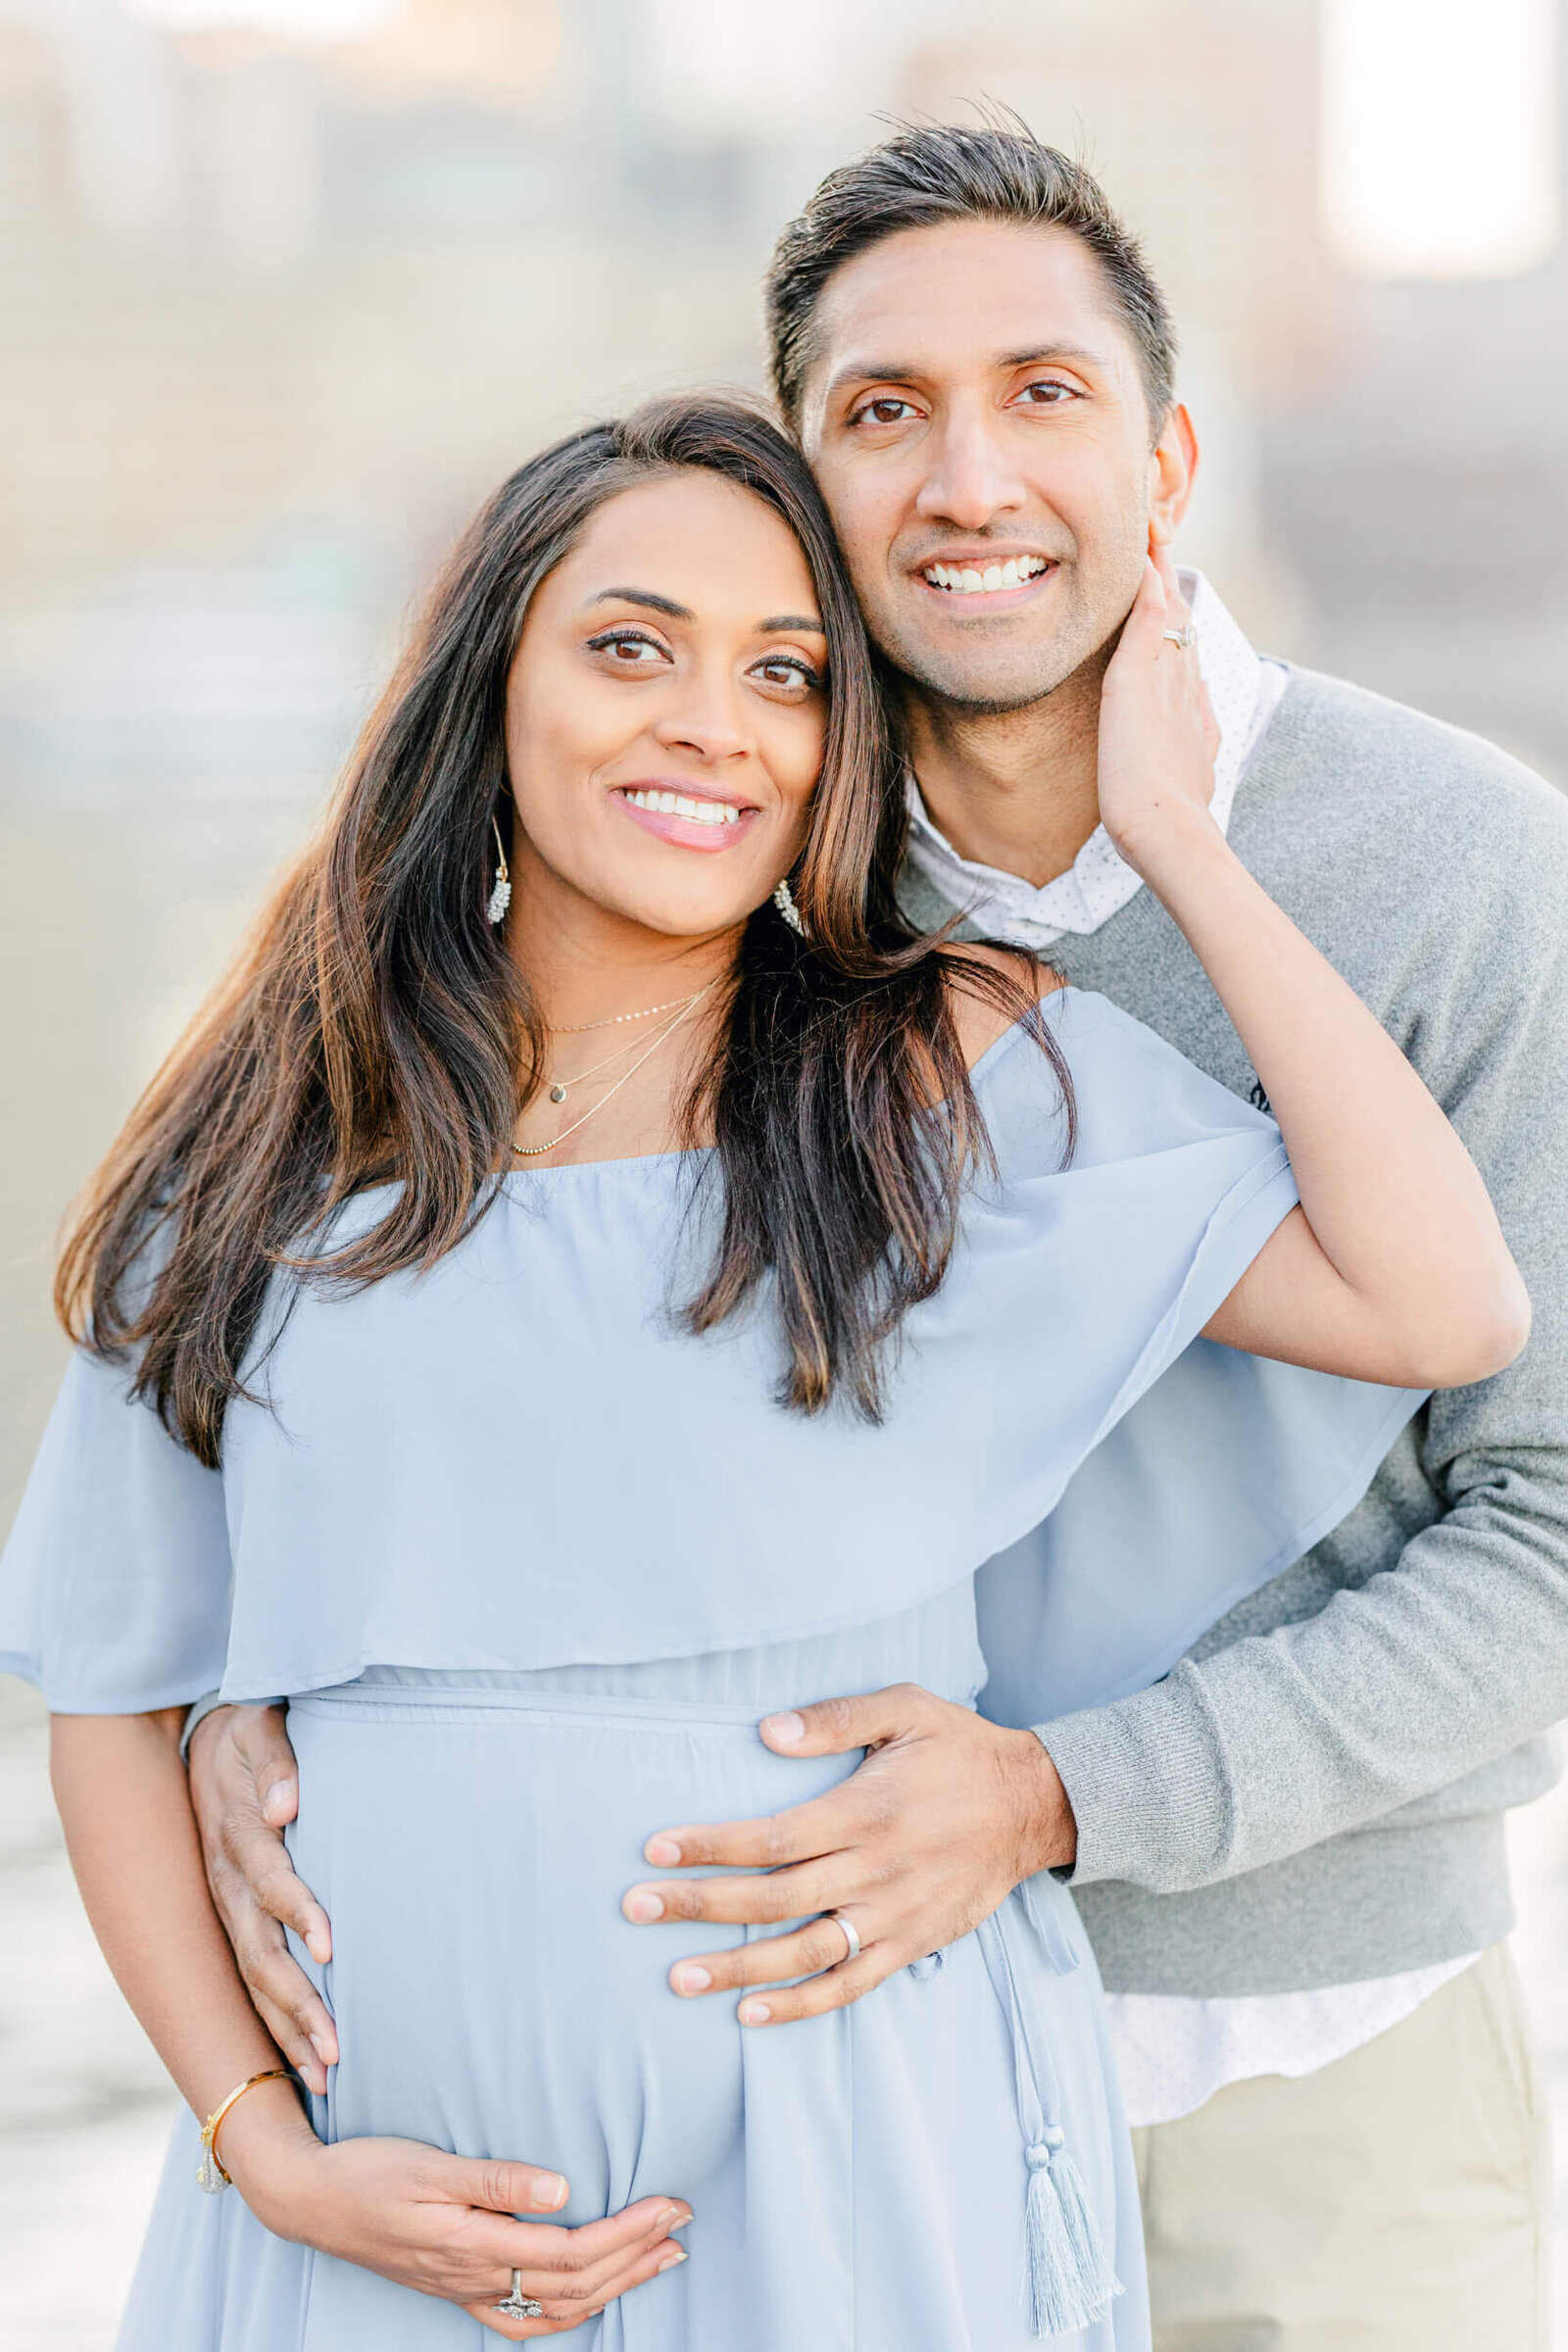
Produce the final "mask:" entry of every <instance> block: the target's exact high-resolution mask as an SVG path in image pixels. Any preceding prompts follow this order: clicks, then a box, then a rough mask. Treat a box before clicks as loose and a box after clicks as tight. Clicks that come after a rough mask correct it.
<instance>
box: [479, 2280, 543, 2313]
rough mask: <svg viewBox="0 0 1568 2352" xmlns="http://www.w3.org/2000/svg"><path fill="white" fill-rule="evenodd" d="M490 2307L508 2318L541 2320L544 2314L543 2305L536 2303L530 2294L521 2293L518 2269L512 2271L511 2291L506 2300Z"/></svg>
mask: <svg viewBox="0 0 1568 2352" xmlns="http://www.w3.org/2000/svg"><path fill="white" fill-rule="evenodd" d="M492 2308H493V2309H494V2310H496V2311H499V2312H500V2313H502V2315H503V2316H504V2317H505V2318H507V2319H509V2320H542V2319H543V2318H544V2316H545V2307H544V2305H543V2304H542V2303H536V2302H535V2301H534V2299H533V2297H532V2295H525V2294H524V2293H523V2291H522V2273H521V2272H520V2271H514V2272H513V2274H512V2292H511V2294H510V2295H509V2296H508V2297H507V2299H506V2301H505V2302H504V2303H497V2304H495V2305H494V2306H493V2307H492Z"/></svg>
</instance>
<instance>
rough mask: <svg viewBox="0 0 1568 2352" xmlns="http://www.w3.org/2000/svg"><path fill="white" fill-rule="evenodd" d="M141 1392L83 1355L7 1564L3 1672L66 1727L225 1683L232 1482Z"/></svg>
mask: <svg viewBox="0 0 1568 2352" xmlns="http://www.w3.org/2000/svg"><path fill="white" fill-rule="evenodd" d="M128 1390H129V1376H128V1373H127V1370H126V1368H125V1366H123V1365H122V1364H110V1363H105V1362H103V1361H101V1360H100V1359H99V1358H98V1357H96V1356H92V1355H89V1354H87V1353H86V1352H85V1351H83V1350H78V1352H77V1353H76V1355H75V1356H74V1357H73V1361H72V1364H71V1367H70V1369H69V1371H68V1372H67V1374H66V1379H65V1384H64V1386H63V1388H62V1389H61V1392H60V1396H59V1397H58V1399H57V1400H56V1403H55V1408H54V1411H53V1413H52V1414H51V1415H50V1417H49V1422H48V1426H47V1427H46V1429H45V1431H44V1436H43V1443H42V1445H41V1446H39V1449H38V1457H37V1460H36V1461H35V1462H34V1464H33V1469H32V1475H31V1477H30V1478H29V1479H28V1481H27V1486H26V1491H25V1494H24V1495H23V1498H22V1507H21V1509H20V1510H19V1512H18V1513H17V1520H16V1525H15V1527H14V1528H13V1530H12V1533H11V1540H10V1542H9V1544H7V1545H6V1548H5V1552H4V1555H3V1557H0V1669H3V1670H4V1671H6V1672H8V1673H11V1674H18V1675H21V1676H22V1677H23V1678H24V1679H25V1681H27V1682H30V1683H34V1684H36V1685H37V1687H38V1689H39V1690H40V1691H42V1692H43V1694H44V1697H45V1698H46V1699H47V1700H48V1702H49V1705H50V1707H51V1709H52V1710H53V1711H54V1713H56V1714H59V1715H136V1714H142V1713H145V1712H147V1711H149V1710H151V1709H152V1708H155V1707H170V1706H179V1705H182V1704H186V1703H188V1702H189V1701H190V1700H191V1699H193V1698H197V1697H199V1696H200V1695H201V1693H202V1692H203V1691H212V1690H216V1689H217V1688H218V1686H219V1684H220V1683H221V1680H222V1677H223V1667H224V1657H225V1652H226V1649H227V1643H228V1620H229V1593H230V1571H229V1547H228V1531H227V1526H226V1523H225V1518H224V1510H223V1482H222V1477H221V1473H220V1472H218V1471H216V1470H208V1469H205V1468H204V1467H203V1466H202V1464H201V1463H200V1462H198V1461H197V1460H196V1459H195V1457H194V1456H193V1455H192V1454H190V1453H187V1452H186V1451H185V1450H184V1449H183V1447H181V1446H177V1445H176V1444H175V1443H174V1441H173V1439H172V1438H171V1437H170V1435H169V1434H168V1432H167V1431H166V1430H165V1428H164V1426H163V1424H162V1422H161V1421H160V1420H159V1418H158V1415H157V1413H156V1412H155V1411H154V1410H153V1409H152V1407H151V1406H150V1405H147V1404H144V1403H143V1402H141V1401H140V1399H138V1398H136V1397H131V1396H130V1395H129V1393H128Z"/></svg>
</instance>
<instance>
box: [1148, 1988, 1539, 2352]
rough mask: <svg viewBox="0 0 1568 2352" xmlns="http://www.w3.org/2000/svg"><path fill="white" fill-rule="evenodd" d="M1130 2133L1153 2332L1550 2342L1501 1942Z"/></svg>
mask: <svg viewBox="0 0 1568 2352" xmlns="http://www.w3.org/2000/svg"><path fill="white" fill-rule="evenodd" d="M1133 2139H1134V2142H1135V2146H1136V2150H1137V2159H1138V2180H1139V2187H1140V2189H1141V2191H1142V2194H1143V2201H1144V2226H1145V2232H1146V2236H1147V2239H1148V2244H1149V2285H1150V2294H1151V2298H1152V2304H1153V2314H1154V2352H1549V2342H1550V2336H1549V2325H1548V2284H1547V2281H1548V2275H1549V2261H1550V2229H1551V2202H1552V2196H1551V2161H1550V2150H1549V2146H1548V2142H1547V2132H1546V2118H1545V2102H1544V2096H1543V2094H1542V2090H1541V2086H1540V2082H1539V2080H1538V2077H1537V2072H1536V2066H1535V2060H1534V2056H1533V2053H1532V2050H1531V2045H1530V2037H1529V2033H1528V2030H1527V2028H1526V2025H1525V2020H1524V2014H1523V2007H1522V2003H1521V1999H1520V1993H1519V1986H1518V1981H1517V1979H1516V1978H1515V1976H1514V1972H1513V1966H1512V1963H1511V1961H1510V1960H1509V1958H1508V1954H1507V1951H1506V1948H1505V1947H1504V1946H1503V1945H1501V1944H1498V1945H1496V1946H1495V1948H1494V1949H1493V1950H1492V1951H1490V1952H1487V1953H1486V1954H1484V1955H1483V1957H1482V1958H1481V1959H1480V1960H1478V1961H1477V1962H1476V1964H1475V1966H1474V1967H1473V1968H1468V1969H1465V1970H1464V1971H1463V1972H1462V1973H1461V1974H1460V1975H1459V1976H1457V1977H1455V1978H1453V1979H1452V1980H1451V1981H1450V1982H1449V1983H1448V1984H1446V1985H1443V1986H1442V1987H1441V1988H1440V1990H1438V1991H1437V1992H1435V1993H1434V1994H1433V1995H1432V1997H1431V1998H1430V2000H1427V2001H1424V2002H1423V2003H1422V2005H1421V2007H1420V2008H1419V2009H1417V2010H1416V2011H1415V2012H1414V2014H1413V2015H1412V2016H1410V2017H1407V2018H1406V2019H1404V2021H1403V2022H1402V2024H1400V2025H1397V2026H1392V2027H1391V2028H1390V2029H1389V2031H1388V2032H1387V2033H1386V2034H1379V2035H1378V2036H1377V2038H1376V2039H1375V2040H1373V2041H1369V2042H1367V2043H1365V2044H1364V2046H1363V2047H1362V2048H1360V2049H1359V2050H1352V2051H1351V2052H1350V2054H1349V2056H1348V2057H1347V2058H1340V2059H1337V2060H1336V2061H1335V2063H1334V2064H1333V2065H1332V2066H1326V2067H1324V2068H1323V2069H1322V2070H1321V2072H1319V2073H1318V2074H1315V2075H1305V2076H1302V2077H1301V2078H1300V2080H1299V2081H1292V2080H1290V2079H1288V2078H1287V2077H1285V2076H1283V2075H1264V2076H1262V2077H1260V2078H1259V2079H1258V2080H1257V2081H1255V2082H1234V2083H1232V2084H1230V2086H1229V2087H1228V2088H1227V2089H1224V2090H1221V2091H1218V2092H1216V2093H1215V2095H1214V2097H1213V2098H1211V2099H1210V2100H1209V2101H1208V2102H1207V2104H1206V2105H1205V2106H1203V2107H1201V2108H1200V2109H1199V2110H1198V2112H1197V2114H1196V2115H1189V2116H1183V2117H1181V2118H1180V2119H1179V2120H1178V2121H1177V2122H1175V2123H1172V2124H1155V2125H1153V2126H1152V2128H1150V2129H1149V2130H1146V2131H1135V2132H1134V2134H1133Z"/></svg>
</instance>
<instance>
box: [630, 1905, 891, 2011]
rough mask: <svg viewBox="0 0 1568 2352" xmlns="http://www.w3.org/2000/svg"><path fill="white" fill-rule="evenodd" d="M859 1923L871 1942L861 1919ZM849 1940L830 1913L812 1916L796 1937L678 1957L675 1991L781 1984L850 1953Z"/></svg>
mask: <svg viewBox="0 0 1568 2352" xmlns="http://www.w3.org/2000/svg"><path fill="white" fill-rule="evenodd" d="M856 1925H857V1927H858V1929H859V1932H860V1934H861V1935H862V1936H864V1937H865V1940H866V1941H869V1940H870V1937H869V1934H868V1932H867V1931H866V1930H865V1929H863V1928H860V1923H859V1920H858V1919H857V1922H856ZM849 1940H850V1939H849V1937H848V1936H846V1935H845V1933H844V1930H843V1928H842V1927H841V1926H840V1925H839V1923H838V1921H837V1920H836V1919H833V1918H830V1917H828V1916H826V1915H824V1916H822V1917H820V1918H817V1919H813V1920H809V1921H808V1922H807V1924H806V1926H805V1927H804V1928H797V1929H796V1931H795V1933H794V1935H793V1936H763V1937H761V1938H760V1941H758V1942H756V1943H740V1944H737V1945H736V1946H735V1948H734V1950H733V1951H728V1952H704V1953H702V1954H701V1956H700V1957H699V1958H698V1959H695V1960H677V1961H676V1963H675V1965H674V1967H673V1968H672V1969H671V1970H670V1972H669V1986H670V1990H671V1991H672V1992H678V1993H680V1994H681V1995H682V1996H683V1998H685V1999H688V2000H689V1999H692V1998H693V1997H695V1996H697V1995H699V1994H702V1993H706V1992H733V1991H735V1990H736V1989H737V1988H738V1987H739V1986H741V1985H777V1984H778V1983H779V1982H780V1981H781V1980H783V1979H787V1978H791V1977H814V1976H817V1975H819V1974H820V1973H821V1971H822V1970H823V1969H828V1968H837V1967H839V1966H840V1965H841V1964H842V1963H843V1962H844V1961H845V1960H846V1959H847V1958H848V1956H849Z"/></svg>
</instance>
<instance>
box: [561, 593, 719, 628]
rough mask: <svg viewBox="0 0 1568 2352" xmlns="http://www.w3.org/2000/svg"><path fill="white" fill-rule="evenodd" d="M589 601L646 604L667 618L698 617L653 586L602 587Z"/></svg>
mask: <svg viewBox="0 0 1568 2352" xmlns="http://www.w3.org/2000/svg"><path fill="white" fill-rule="evenodd" d="M587 603H588V605H617V604H618V605H646V606H647V608H648V610H649V612H650V613H663V615H664V617H665V619H666V620H695V619H696V618H697V615H696V613H689V612H688V611H687V609H686V607H685V606H684V605H677V604H676V602H675V600H674V598H673V597H668V596H660V595H657V594H656V593H655V591H654V590H653V589H652V588H601V589H600V591H599V593H598V595H597V596H591V597H589V598H588V600H587ZM583 610H584V611H585V612H586V611H587V605H585V606H584V607H583Z"/></svg>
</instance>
